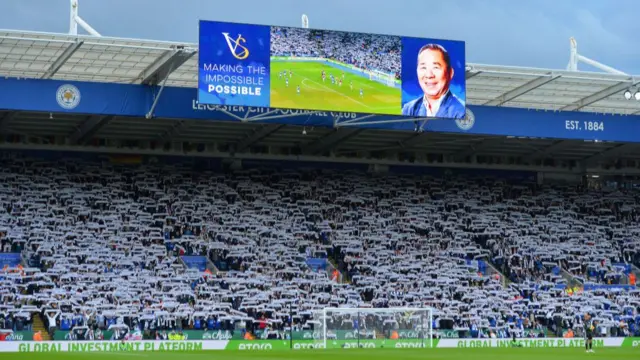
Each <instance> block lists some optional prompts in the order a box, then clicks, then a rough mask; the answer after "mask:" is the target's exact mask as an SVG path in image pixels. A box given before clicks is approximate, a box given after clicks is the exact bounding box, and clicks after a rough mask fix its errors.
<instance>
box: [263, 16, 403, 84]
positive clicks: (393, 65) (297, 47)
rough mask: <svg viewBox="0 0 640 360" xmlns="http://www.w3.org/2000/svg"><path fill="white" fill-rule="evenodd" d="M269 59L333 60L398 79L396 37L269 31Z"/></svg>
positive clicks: (292, 29) (291, 29) (273, 28)
mask: <svg viewBox="0 0 640 360" xmlns="http://www.w3.org/2000/svg"><path fill="white" fill-rule="evenodd" d="M271 55H272V56H295V57H317V58H323V59H331V60H336V61H339V62H342V63H345V64H349V65H353V66H355V67H357V68H359V69H364V70H378V71H381V72H384V73H386V74H394V75H395V76H396V78H400V75H401V66H402V64H401V42H400V37H397V36H386V35H375V34H361V33H347V32H338V31H321V30H307V29H298V28H281V27H275V26H274V27H271Z"/></svg>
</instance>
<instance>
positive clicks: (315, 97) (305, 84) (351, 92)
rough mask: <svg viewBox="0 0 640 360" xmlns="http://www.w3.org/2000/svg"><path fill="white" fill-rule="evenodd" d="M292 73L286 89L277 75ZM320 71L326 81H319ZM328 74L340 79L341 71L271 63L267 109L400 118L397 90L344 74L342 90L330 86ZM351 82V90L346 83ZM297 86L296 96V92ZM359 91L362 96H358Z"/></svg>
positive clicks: (305, 64)
mask: <svg viewBox="0 0 640 360" xmlns="http://www.w3.org/2000/svg"><path fill="white" fill-rule="evenodd" d="M285 70H286V71H287V76H289V71H292V72H293V75H292V76H291V77H290V78H289V86H288V87H287V86H286V84H285V78H284V77H282V78H281V79H280V78H278V73H280V72H281V71H285ZM322 70H324V71H325V73H326V75H327V78H326V80H325V81H324V82H323V81H322ZM329 73H331V74H333V76H335V77H336V78H338V77H342V70H340V69H338V68H335V67H333V66H329V65H325V64H322V63H317V62H301V61H274V62H272V63H271V107H275V108H283V109H308V110H321V111H339V112H358V113H368V114H386V115H401V114H402V95H401V92H400V89H399V88H395V87H390V86H387V85H385V84H382V83H380V82H377V81H373V80H369V78H368V77H365V76H359V75H356V74H353V73H350V72H348V71H345V72H344V80H343V81H342V86H338V84H337V83H336V84H331V80H330V79H329ZM351 81H353V89H351V87H350V86H349V83H350V82H351ZM297 86H300V95H298V94H297V92H296V88H297ZM360 89H362V90H363V92H364V95H363V96H362V97H361V96H360Z"/></svg>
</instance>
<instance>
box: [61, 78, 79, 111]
mask: <svg viewBox="0 0 640 360" xmlns="http://www.w3.org/2000/svg"><path fill="white" fill-rule="evenodd" d="M56 101H58V105H60V107H61V108H63V109H67V110H72V109H75V107H76V106H78V104H80V90H78V88H77V87H75V86H73V85H70V84H64V85H62V86H60V87H59V88H58V91H57V92H56Z"/></svg>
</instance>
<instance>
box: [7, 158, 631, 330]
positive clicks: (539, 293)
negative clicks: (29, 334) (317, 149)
mask: <svg viewBox="0 0 640 360" xmlns="http://www.w3.org/2000/svg"><path fill="white" fill-rule="evenodd" d="M638 195H640V192H638V191H636V190H593V189H587V188H584V187H581V186H579V187H576V186H572V187H571V186H549V185H545V186H540V185H537V184H536V183H533V182H517V183H515V182H512V181H507V180H501V179H493V178H486V177H455V176H451V177H445V178H434V177H425V176H413V175H402V176H400V175H397V176H393V175H388V176H371V175H368V174H364V173H357V172H354V171H339V172H338V171H332V170H313V169H308V170H302V169H301V170H296V171H294V170H283V171H277V170H275V169H273V168H271V169H250V170H243V171H236V172H221V173H215V172H211V171H194V170H193V169H191V168H189V167H187V166H180V165H169V164H145V165H128V166H123V165H113V164H109V163H106V162H105V163H102V162H95V161H89V160H81V159H67V160H59V161H50V160H42V159H35V160H34V159H29V158H18V159H11V160H9V159H4V160H0V241H1V247H0V248H1V249H2V251H4V252H5V253H8V254H19V255H8V256H7V257H6V258H5V257H4V254H3V257H0V258H1V259H8V260H10V259H13V260H11V261H13V262H12V263H11V264H9V263H6V266H5V268H4V269H3V271H2V274H1V280H0V281H1V284H2V286H1V287H0V300H1V302H0V303H1V304H2V305H0V319H2V320H1V321H0V328H3V327H4V328H7V329H15V330H21V329H27V328H30V326H31V324H32V322H33V319H32V317H33V316H41V317H42V318H43V319H44V320H45V322H46V324H47V326H48V327H49V329H50V330H52V331H53V330H55V329H60V330H71V329H72V328H74V327H84V326H88V327H91V328H100V329H112V330H113V329H118V330H120V329H122V330H124V331H122V332H121V333H122V334H123V333H126V332H127V331H136V330H140V331H153V330H159V331H163V330H170V329H205V328H206V329H214V330H229V331H235V330H239V331H242V332H244V331H248V332H256V331H258V330H262V331H263V332H264V333H268V332H269V331H272V332H273V333H274V334H278V331H281V330H285V329H286V328H287V327H288V319H289V316H290V315H291V316H292V318H293V326H294V328H295V329H309V328H311V327H313V321H311V320H312V318H313V316H312V314H313V312H314V311H316V310H319V309H322V308H324V307H367V306H368V307H394V306H415V307H422V306H425V305H426V306H432V307H434V308H435V309H436V311H435V314H434V327H435V328H436V329H437V330H440V331H449V332H451V331H453V332H455V333H456V335H458V336H463V337H488V336H496V337H508V336H510V334H511V333H513V332H515V333H517V334H518V335H519V336H523V335H525V334H526V335H527V336H545V335H546V332H547V330H549V331H551V332H553V333H555V334H556V335H562V333H563V331H564V330H566V329H569V328H571V329H575V330H577V331H580V328H581V317H580V315H581V314H583V313H584V312H586V311H588V312H591V313H593V314H594V315H595V319H597V320H598V322H599V326H600V330H601V331H603V334H607V335H620V336H628V335H631V334H634V333H636V334H638V333H639V332H640V315H639V311H640V290H638V287H637V286H635V284H633V282H634V278H635V276H636V275H637V267H636V266H638V265H640V246H639V245H640V242H638V240H637V239H638V233H639V232H640V226H638V225H637V223H638V214H639V212H638V207H639V206H640V203H638V199H639V198H638ZM7 250H8V251H7ZM16 256H18V257H19V258H20V260H21V261H20V264H19V265H16V261H17V260H16ZM323 259H326V261H325V262H323V261H320V262H319V263H320V265H317V264H318V261H317V260H323ZM8 260H3V261H8ZM310 260H313V261H310ZM311 263H314V264H316V265H314V266H310V264H311ZM332 264H335V266H336V267H337V269H338V270H340V271H341V272H342V274H344V281H339V280H340V277H337V276H334V273H333V271H332V268H333V265H332ZM323 269H325V270H326V271H325V270H323ZM503 274H504V275H503ZM276 336H279V335H276Z"/></svg>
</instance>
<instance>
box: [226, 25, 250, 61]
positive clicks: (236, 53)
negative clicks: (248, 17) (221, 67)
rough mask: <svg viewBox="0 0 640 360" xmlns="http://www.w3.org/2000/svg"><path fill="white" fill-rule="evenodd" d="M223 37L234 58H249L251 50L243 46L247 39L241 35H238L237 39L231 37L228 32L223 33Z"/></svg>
mask: <svg viewBox="0 0 640 360" xmlns="http://www.w3.org/2000/svg"><path fill="white" fill-rule="evenodd" d="M222 36H224V38H225V40H227V46H228V47H229V51H231V55H233V57H234V58H236V59H238V60H244V59H246V58H248V57H249V49H248V48H247V47H246V46H244V45H242V44H246V43H247V39H245V38H243V37H242V35H241V34H238V37H237V38H235V39H234V38H232V37H231V36H229V33H226V32H225V33H222Z"/></svg>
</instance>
